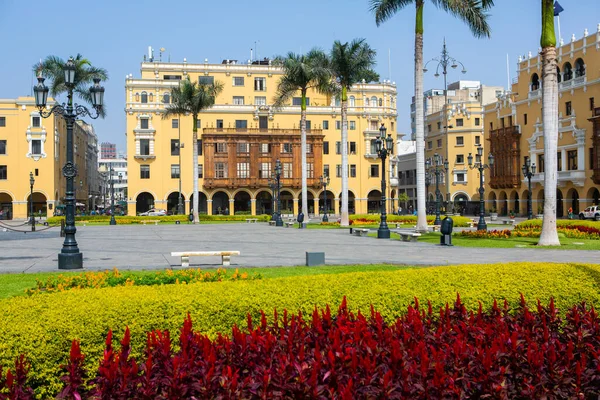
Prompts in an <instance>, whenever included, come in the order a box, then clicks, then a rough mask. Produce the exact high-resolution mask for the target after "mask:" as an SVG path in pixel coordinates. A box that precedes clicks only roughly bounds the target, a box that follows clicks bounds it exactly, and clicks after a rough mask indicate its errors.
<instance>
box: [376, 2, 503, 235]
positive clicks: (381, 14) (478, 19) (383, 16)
mask: <svg viewBox="0 0 600 400" xmlns="http://www.w3.org/2000/svg"><path fill="white" fill-rule="evenodd" d="M430 1H431V3H433V4H434V5H435V6H437V7H438V8H441V9H443V10H444V11H447V12H449V13H450V14H452V15H453V16H455V17H458V18H460V19H462V20H463V21H464V22H466V24H467V25H468V26H469V28H470V29H471V32H472V33H473V35H474V36H476V37H484V36H486V37H489V36H490V27H489V25H488V22H487V17H488V16H487V13H486V11H487V10H488V9H489V8H491V7H492V6H493V5H494V2H493V0H459V1H457V0H430ZM370 2H371V11H372V12H374V13H375V23H376V24H377V26H379V25H380V24H382V23H383V22H385V21H386V20H388V19H389V18H391V17H392V16H393V15H394V14H395V13H396V12H397V11H399V10H401V9H403V8H404V7H406V6H408V5H410V4H414V5H415V7H416V23H415V118H416V120H415V128H416V129H415V140H416V147H417V230H418V231H422V232H425V231H427V214H426V210H425V201H426V199H425V119H424V118H425V116H424V111H423V7H424V5H425V0H370Z"/></svg>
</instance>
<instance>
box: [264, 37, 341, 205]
mask: <svg viewBox="0 0 600 400" xmlns="http://www.w3.org/2000/svg"><path fill="white" fill-rule="evenodd" d="M277 61H278V62H277V64H280V65H281V67H282V68H283V76H282V77H281V79H280V80H279V83H278V84H277V93H276V95H275V98H274V100H273V103H274V104H273V105H274V106H275V107H282V106H284V105H287V104H288V102H289V100H290V99H291V98H292V97H293V96H294V95H295V94H296V93H298V91H299V92H300V96H301V101H302V102H301V105H300V134H301V152H302V206H301V210H302V213H304V215H306V216H307V217H308V184H307V164H306V106H307V104H306V94H307V93H308V91H309V90H310V89H313V90H316V91H317V92H319V93H330V92H331V91H332V85H331V70H330V68H329V59H328V57H327V55H326V54H325V53H324V52H323V51H321V50H319V49H316V48H315V49H312V50H311V51H309V52H308V54H295V53H292V52H290V53H288V55H287V57H285V58H278V60H277Z"/></svg>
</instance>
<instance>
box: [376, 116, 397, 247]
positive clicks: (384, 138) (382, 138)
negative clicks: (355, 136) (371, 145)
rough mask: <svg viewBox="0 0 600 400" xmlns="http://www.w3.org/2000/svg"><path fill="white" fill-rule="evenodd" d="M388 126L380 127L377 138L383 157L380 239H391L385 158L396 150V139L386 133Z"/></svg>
mask: <svg viewBox="0 0 600 400" xmlns="http://www.w3.org/2000/svg"><path fill="white" fill-rule="evenodd" d="M386 132H387V128H386V127H385V125H384V124H381V127H379V136H378V137H377V140H375V145H376V147H377V156H378V157H379V158H381V222H380V223H379V229H377V238H378V239H389V238H390V229H389V228H388V225H387V213H386V211H385V208H386V197H385V193H386V184H385V175H386V171H385V159H386V158H387V156H388V155H391V154H392V153H393V151H394V139H393V138H392V135H391V134H390V135H386Z"/></svg>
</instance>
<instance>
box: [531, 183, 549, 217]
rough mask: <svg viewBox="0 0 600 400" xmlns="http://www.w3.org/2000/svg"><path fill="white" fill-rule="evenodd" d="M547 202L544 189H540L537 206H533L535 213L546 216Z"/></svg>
mask: <svg viewBox="0 0 600 400" xmlns="http://www.w3.org/2000/svg"><path fill="white" fill-rule="evenodd" d="M545 200H546V196H545V194H544V189H540V191H539V192H538V194H537V204H535V203H534V204H533V206H532V208H533V213H534V214H538V215H542V214H544V201H545Z"/></svg>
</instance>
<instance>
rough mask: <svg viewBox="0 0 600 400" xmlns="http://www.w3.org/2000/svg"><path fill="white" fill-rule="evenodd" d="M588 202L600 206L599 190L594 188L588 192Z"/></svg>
mask: <svg viewBox="0 0 600 400" xmlns="http://www.w3.org/2000/svg"><path fill="white" fill-rule="evenodd" d="M586 197H587V201H588V202H591V204H592V205H595V206H597V205H600V190H598V188H596V187H593V188H591V189H590V190H588V194H587V196H586Z"/></svg>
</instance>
